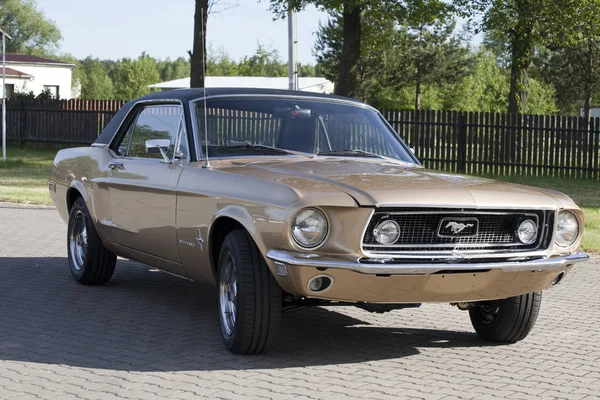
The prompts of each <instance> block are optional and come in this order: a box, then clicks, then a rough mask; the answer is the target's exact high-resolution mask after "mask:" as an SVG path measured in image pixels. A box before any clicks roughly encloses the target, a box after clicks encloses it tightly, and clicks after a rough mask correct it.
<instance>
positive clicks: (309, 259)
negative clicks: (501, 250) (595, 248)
mask: <svg viewBox="0 0 600 400" xmlns="http://www.w3.org/2000/svg"><path fill="white" fill-rule="evenodd" d="M267 258H269V259H270V260H273V261H274V262H279V263H282V264H285V265H291V266H303V267H315V268H332V269H344V270H348V271H354V272H359V273H361V274H382V275H383V274H385V275H421V274H435V273H439V272H442V271H456V272H461V271H488V270H500V271H502V272H522V271H546V270H552V269H557V268H564V267H567V266H570V265H573V264H575V263H578V262H581V261H586V260H587V259H588V258H589V256H588V255H587V254H586V253H584V252H582V251H578V252H575V253H573V254H569V255H563V256H552V257H544V258H538V259H533V260H529V261H523V260H518V259H517V260H511V259H507V260H504V261H495V262H474V263H473V262H469V263H461V262H460V259H454V260H453V261H452V262H446V263H444V262H436V263H418V264H411V263H402V264H394V263H393V261H392V262H391V263H387V262H386V263H372V262H369V263H365V262H360V261H359V260H358V259H354V260H351V259H341V258H339V259H335V258H321V257H316V256H314V255H311V254H303V253H291V252H287V251H281V250H269V251H268V252H267Z"/></svg>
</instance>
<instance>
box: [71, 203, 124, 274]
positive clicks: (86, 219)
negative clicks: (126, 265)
mask: <svg viewBox="0 0 600 400" xmlns="http://www.w3.org/2000/svg"><path fill="white" fill-rule="evenodd" d="M81 224H84V226H85V232H86V235H85V236H86V239H82V235H81V234H80V235H79V236H78V235H77V234H76V233H77V232H79V231H80V227H81V226H82V225H81ZM76 231H77V232H76ZM76 238H79V241H77V240H76ZM74 241H75V242H76V243H74ZM80 248H82V249H84V251H83V257H80V250H79V249H80ZM67 252H68V259H69V269H70V270H71V275H73V278H75V280H76V281H77V282H79V283H81V284H82V285H103V284H105V283H106V282H108V281H109V280H110V278H111V277H112V274H113V272H114V271H115V264H116V262H117V256H115V255H114V254H113V253H112V252H110V251H108V250H107V249H106V248H105V247H104V245H103V244H102V240H101V239H100V236H98V232H96V228H95V227H94V223H93V222H92V218H91V217H90V212H89V210H88V209H87V206H86V205H85V202H84V201H83V199H82V198H81V197H79V198H78V199H76V200H75V202H74V203H73V206H72V207H71V211H70V213H69V224H68V228H67Z"/></svg>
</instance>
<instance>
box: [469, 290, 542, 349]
mask: <svg viewBox="0 0 600 400" xmlns="http://www.w3.org/2000/svg"><path fill="white" fill-rule="evenodd" d="M541 303H542V292H534V293H527V294H524V295H521V296H515V297H509V298H508V299H503V300H494V301H486V302H482V303H480V304H479V305H478V306H475V307H471V308H470V309H469V316H470V317H471V323H472V324H473V328H475V331H476V332H477V333H478V334H479V336H481V337H482V338H483V339H485V340H487V341H490V342H496V343H515V342H518V341H520V340H523V339H525V338H526V337H527V335H528V334H529V332H530V331H531V329H532V328H533V326H534V325H535V321H536V320H537V316H538V313H539V311H540V306H541Z"/></svg>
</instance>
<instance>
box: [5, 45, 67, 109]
mask: <svg viewBox="0 0 600 400" xmlns="http://www.w3.org/2000/svg"><path fill="white" fill-rule="evenodd" d="M73 68H75V66H74V65H73V64H67V63H64V62H61V61H56V60H51V59H48V58H42V57H35V56H28V55H25V54H9V53H7V54H6V93H7V96H6V97H7V98H9V99H10V98H11V97H12V96H13V94H14V93H29V92H33V94H34V95H36V96H37V95H39V94H40V93H42V92H44V91H49V92H50V93H51V94H52V96H53V97H54V98H57V99H66V100H68V99H71V98H73V97H74V96H73V93H72V87H71V75H72V73H73ZM1 74H2V64H1V59H0V75H1ZM0 79H1V78H0ZM0 84H1V83H0ZM0 89H1V88H0ZM0 96H1V94H0ZM75 97H77V96H75Z"/></svg>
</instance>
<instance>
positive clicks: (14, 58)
mask: <svg viewBox="0 0 600 400" xmlns="http://www.w3.org/2000/svg"><path fill="white" fill-rule="evenodd" d="M6 62H7V63H12V64H44V65H64V66H74V65H73V64H69V63H66V62H62V61H57V60H52V59H50V58H44V57H37V56H30V55H27V54H15V53H6Z"/></svg>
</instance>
